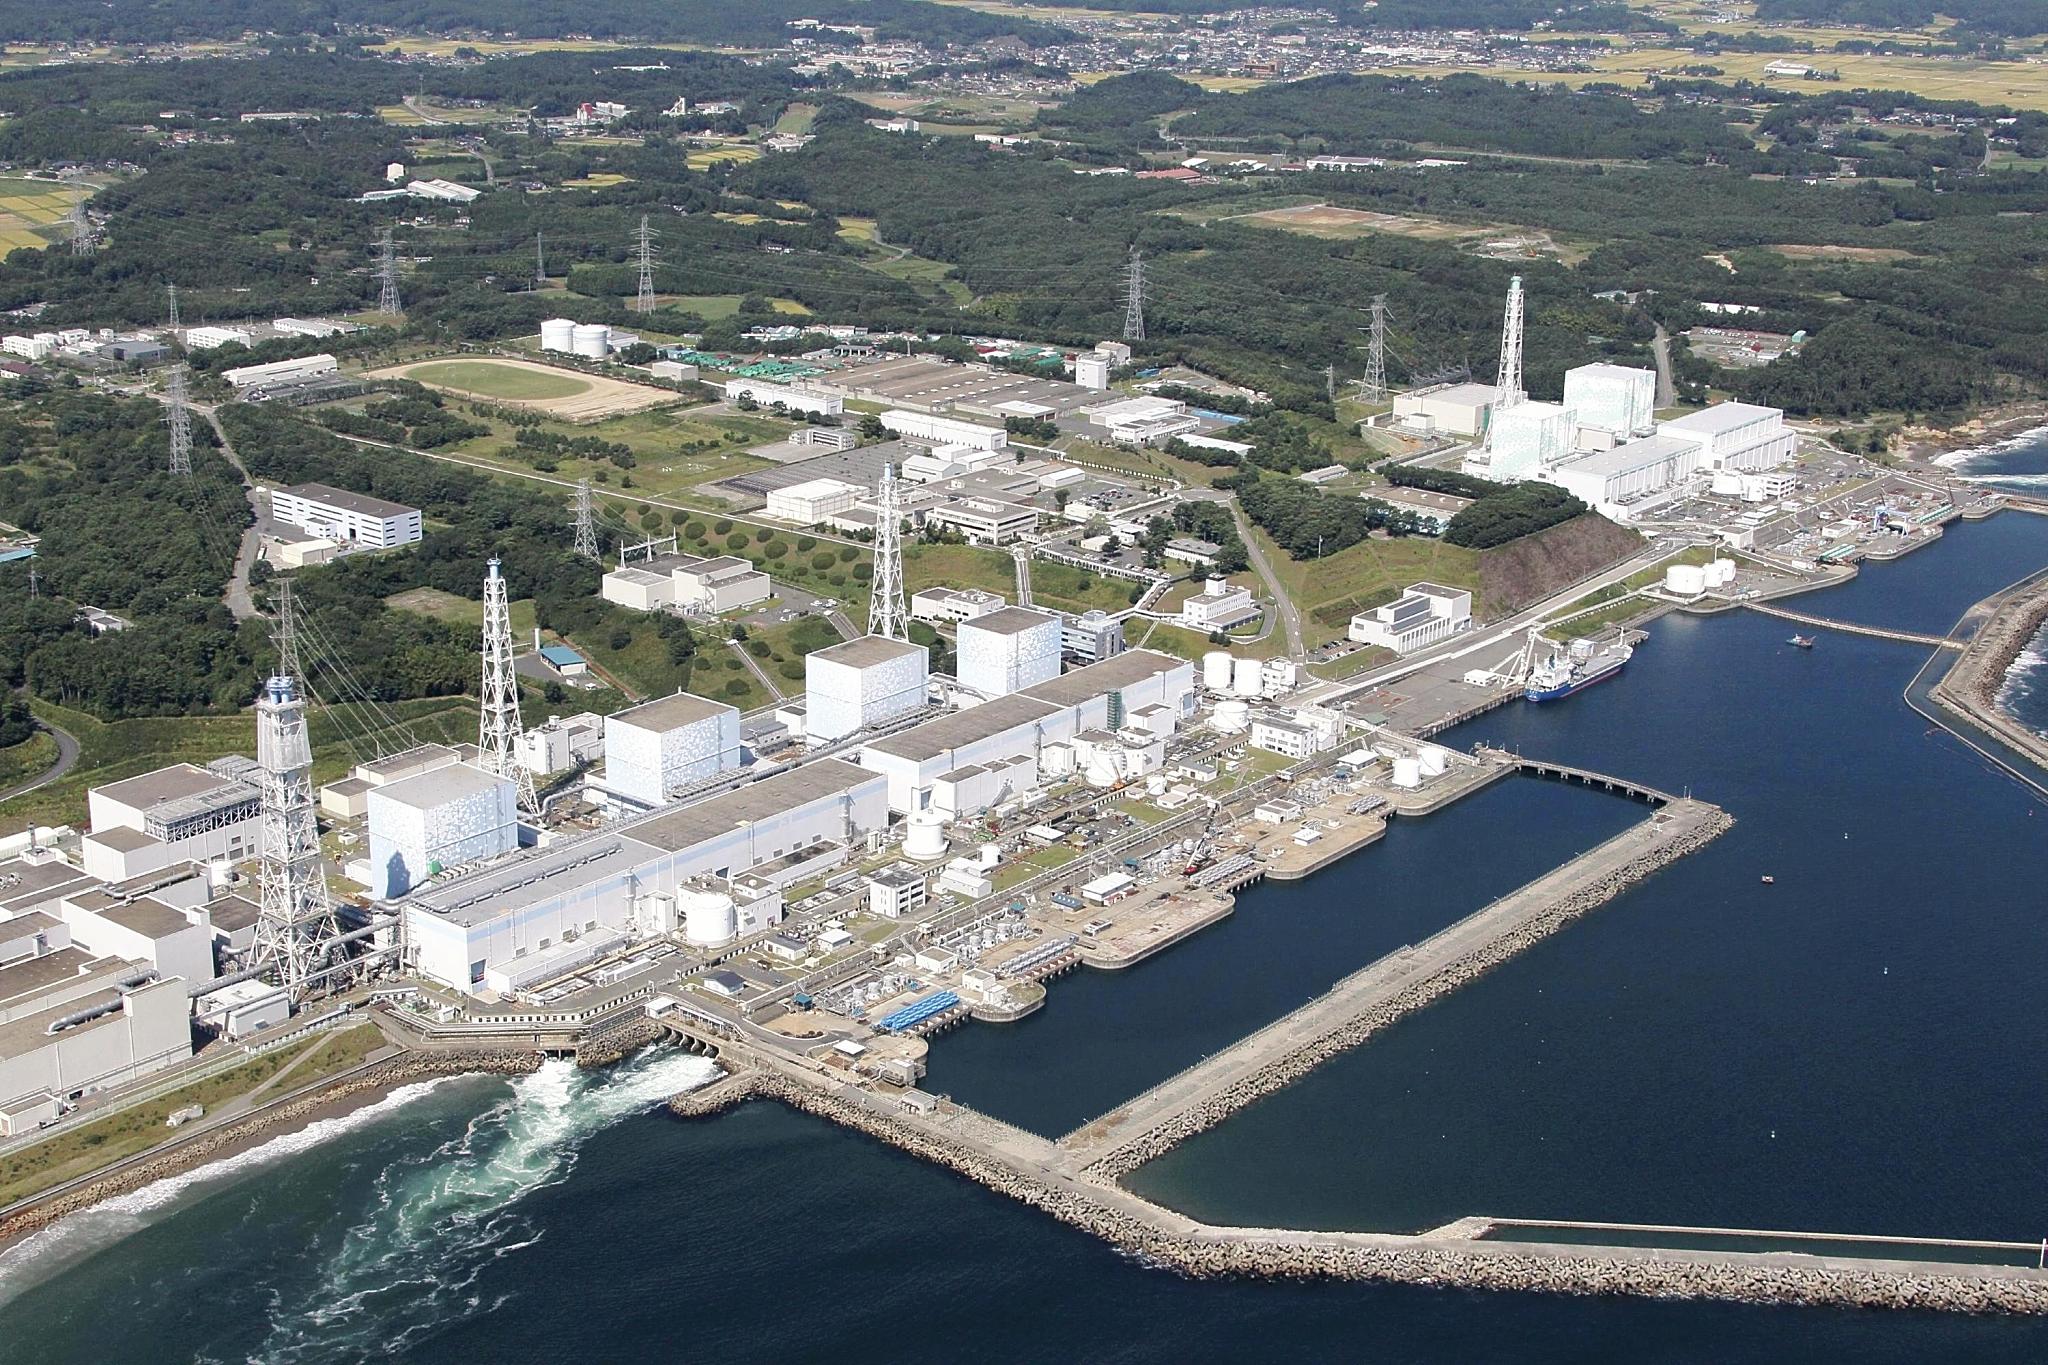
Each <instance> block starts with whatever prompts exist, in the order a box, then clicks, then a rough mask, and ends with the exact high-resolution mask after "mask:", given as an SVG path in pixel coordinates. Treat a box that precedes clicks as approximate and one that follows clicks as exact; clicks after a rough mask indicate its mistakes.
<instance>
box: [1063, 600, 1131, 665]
mask: <svg viewBox="0 0 2048 1365" xmlns="http://www.w3.org/2000/svg"><path fill="white" fill-rule="evenodd" d="M1124 648H1125V644H1124V623H1123V618H1122V617H1118V616H1111V615H1110V614H1109V613H1108V612H1106V611H1103V610H1101V609H1100V608H1097V609H1095V610H1092V611H1084V612H1082V613H1081V614H1080V615H1079V616H1064V615H1063V616H1061V617H1060V651H1061V652H1062V653H1063V654H1065V655H1066V656H1067V657H1068V658H1070V659H1079V660H1080V661H1081V662H1082V663H1090V664H1092V663H1099V662H1100V661H1102V660H1104V659H1107V658H1109V657H1110V656H1111V655H1114V654H1121V653H1123V652H1124Z"/></svg>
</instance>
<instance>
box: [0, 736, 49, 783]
mask: <svg viewBox="0 0 2048 1365" xmlns="http://www.w3.org/2000/svg"><path fill="white" fill-rule="evenodd" d="M56 761H57V741H56V740H55V739H53V738H52V737H51V736H49V735H47V734H45V733H44V732H42V731H41V730H38V731H36V732H35V733H34V734H32V735H30V736H29V737H28V738H27V739H25V740H23V741H22V742H21V743H19V744H16V745H13V746H12V747H10V748H6V749H0V788H6V787H11V786H13V785H14V784H15V783H17V782H26V781H28V780H29V779H30V778H32V777H34V776H36V775H37V774H38V773H41V772H44V771H46V770H47V769H48V768H49V766H50V765H51V764H52V763H55V762H56Z"/></svg>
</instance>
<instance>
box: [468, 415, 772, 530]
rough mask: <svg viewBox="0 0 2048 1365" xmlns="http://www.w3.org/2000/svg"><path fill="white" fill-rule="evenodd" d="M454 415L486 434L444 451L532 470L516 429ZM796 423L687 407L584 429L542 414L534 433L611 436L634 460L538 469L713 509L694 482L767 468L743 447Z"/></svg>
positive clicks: (609, 492)
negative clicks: (700, 413) (627, 465)
mask: <svg viewBox="0 0 2048 1365" xmlns="http://www.w3.org/2000/svg"><path fill="white" fill-rule="evenodd" d="M460 415H461V416H462V418H463V420H465V421H472V422H476V423H478V424H479V425H482V426H485V427H488V428H489V429H490V432H489V434H488V435H485V436H478V437H475V438H473V439H471V440H468V441H464V442H462V443H461V444H459V445H455V446H451V447H449V450H448V453H449V454H456V455H461V456H463V457H464V458H466V459H475V460H483V461H486V462H488V463H490V464H493V465H496V466H498V467H500V468H503V469H505V470H507V471H509V472H511V473H515V474H522V473H533V472H536V471H535V469H534V460H535V459H536V458H538V456H537V453H536V452H533V451H531V450H529V449H527V448H525V447H521V446H519V445H516V444H515V441H516V440H517V438H518V433H519V429H518V428H517V427H514V426H512V425H511V424H510V423H508V422H505V421H503V420H501V419H498V418H496V417H493V416H491V415H489V414H488V413H477V412H473V411H471V410H470V408H469V407H468V405H463V406H462V407H461V409H460ZM794 426H795V424H794V423H791V422H786V421H783V420H781V419H779V418H775V417H766V416H760V415H756V414H733V415H729V416H720V417H694V416H692V415H691V414H690V410H689V409H681V410H676V409H661V410H657V411H651V412H636V413H628V414H626V415H624V416H621V417H612V418H608V419H606V420H605V421H602V422H595V423H591V424H588V425H584V426H570V425H568V424H567V423H563V422H556V421H553V420H552V419H544V420H543V421H542V422H541V423H540V426H539V428H538V430H541V431H548V432H553V433H555V434H558V435H562V436H567V437H571V438H575V437H583V436H592V437H596V438H597V439H598V440H601V441H616V442H617V443H619V444H620V445H623V446H625V447H626V448H627V449H628V450H630V451H632V452H633V458H634V461H635V464H634V467H633V468H631V469H626V470H622V469H620V468H619V467H618V466H616V465H614V464H612V463H611V461H609V460H590V459H583V458H580V457H575V456H569V457H559V456H558V457H555V468H554V469H553V470H552V471H547V470H543V471H539V472H542V473H546V474H547V476H548V477H549V478H555V479H568V480H575V479H589V480H590V481H591V482H592V483H594V484H596V485H597V490H598V492H599V493H600V494H603V495H604V496H605V497H607V498H610V499H613V500H614V501H617V500H619V499H622V498H631V497H632V496H633V494H635V493H641V494H652V495H653V496H655V497H659V498H671V499H673V500H675V501H677V502H684V501H687V502H690V503H692V504H693V505H697V506H706V507H714V508H715V507H716V506H717V505H718V504H717V503H716V502H714V501H712V500H711V499H709V498H708V497H706V496H705V495H704V494H701V493H699V492H698V491H697V488H698V485H700V484H704V483H709V482H711V481H713V480H717V479H729V478H732V477H733V476H735V475H738V474H746V473H750V472H752V471H753V470H756V469H764V468H766V467H767V466H768V464H769V463H770V462H769V461H767V460H764V459H762V458H761V457H760V456H758V455H750V454H748V453H747V448H748V447H749V446H757V445H766V444H769V443H771V442H774V441H779V440H782V439H784V438H785V437H787V436H788V435H789V433H790V431H791V430H792V429H794ZM630 505H631V504H630V503H629V504H628V506H629V507H630Z"/></svg>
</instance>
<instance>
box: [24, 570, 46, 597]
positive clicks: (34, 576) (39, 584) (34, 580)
mask: <svg viewBox="0 0 2048 1365" xmlns="http://www.w3.org/2000/svg"><path fill="white" fill-rule="evenodd" d="M42 595H43V576H42V575H41V574H39V573H37V572H36V566H35V565H33V564H31V565H29V566H28V600H29V601H31V602H33V601H35V600H36V599H37V598H38V597H41V596H42Z"/></svg>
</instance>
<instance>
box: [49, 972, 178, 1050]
mask: <svg viewBox="0 0 2048 1365" xmlns="http://www.w3.org/2000/svg"><path fill="white" fill-rule="evenodd" d="M154 980H156V973H155V972H153V971H152V972H137V973H136V974H135V975H133V976H124V977H122V978H121V979H120V980H119V981H116V982H115V983H114V985H113V989H114V991H115V992H116V994H115V996H114V998H113V999H112V1000H106V1001H102V1002H101V1003H99V1004H97V1005H93V1006H91V1007H89V1008H87V1009H82V1010H73V1011H72V1012H71V1013H69V1014H67V1015H64V1016H62V1017H60V1018H57V1019H52V1020H51V1021H50V1026H49V1027H48V1028H46V1029H44V1030H43V1032H44V1034H45V1035H49V1036H54V1035H56V1034H59V1033H62V1032H63V1031H64V1030H65V1029H68V1028H77V1027H78V1026H79V1025H80V1024H85V1023H90V1022H91V1021H92V1020H94V1019H97V1018H99V1017H100V1016H101V1015H103V1014H113V1013H114V1012H115V1011H117V1010H119V1009H121V1008H122V1007H123V1006H125V1005H126V1004H127V1002H128V996H127V992H128V991H129V990H130V989H132V988H133V987H136V986H140V985H142V984H143V983H145V982H149V981H154Z"/></svg>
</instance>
